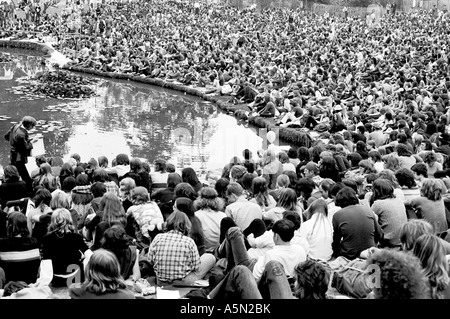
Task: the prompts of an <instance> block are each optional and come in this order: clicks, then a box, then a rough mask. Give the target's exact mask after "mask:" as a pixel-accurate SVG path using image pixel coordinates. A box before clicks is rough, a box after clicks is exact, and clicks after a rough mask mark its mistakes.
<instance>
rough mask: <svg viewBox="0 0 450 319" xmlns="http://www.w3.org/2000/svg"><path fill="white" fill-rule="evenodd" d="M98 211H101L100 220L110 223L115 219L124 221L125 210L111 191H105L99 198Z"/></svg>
mask: <svg viewBox="0 0 450 319" xmlns="http://www.w3.org/2000/svg"><path fill="white" fill-rule="evenodd" d="M99 211H101V212H103V215H102V221H105V222H107V223H108V224H110V225H112V224H113V222H115V221H120V222H124V223H125V221H126V219H125V218H126V217H125V211H124V208H123V205H122V201H121V200H120V198H119V197H118V196H117V195H116V194H114V193H112V192H106V193H105V195H103V197H102V199H101V200H100V206H99Z"/></svg>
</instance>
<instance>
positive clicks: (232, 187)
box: [226, 182, 244, 204]
mask: <svg viewBox="0 0 450 319" xmlns="http://www.w3.org/2000/svg"><path fill="white" fill-rule="evenodd" d="M242 195H244V189H243V188H242V186H241V185H240V184H239V183H236V182H230V183H229V184H228V186H227V190H226V198H227V204H232V203H234V202H235V201H236V200H237V199H238V198H239V197H241V196H242Z"/></svg>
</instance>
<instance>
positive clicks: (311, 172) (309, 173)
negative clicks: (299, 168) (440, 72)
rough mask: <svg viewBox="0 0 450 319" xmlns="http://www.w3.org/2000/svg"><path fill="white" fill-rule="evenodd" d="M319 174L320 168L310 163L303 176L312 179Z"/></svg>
mask: <svg viewBox="0 0 450 319" xmlns="http://www.w3.org/2000/svg"><path fill="white" fill-rule="evenodd" d="M318 174H319V166H318V165H317V164H316V163H314V162H309V163H308V164H306V165H305V167H304V168H303V176H304V177H306V178H311V177H314V176H316V175H318Z"/></svg>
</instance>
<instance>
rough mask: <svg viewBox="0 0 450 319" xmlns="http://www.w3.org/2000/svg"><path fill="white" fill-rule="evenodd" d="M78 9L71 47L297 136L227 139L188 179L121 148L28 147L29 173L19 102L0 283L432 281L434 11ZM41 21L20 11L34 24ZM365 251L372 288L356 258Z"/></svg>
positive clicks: (438, 138) (235, 287)
mask: <svg viewBox="0 0 450 319" xmlns="http://www.w3.org/2000/svg"><path fill="white" fill-rule="evenodd" d="M77 14H80V18H81V21H82V23H81V24H80V25H79V26H78V27H77V28H78V29H76V30H72V31H75V32H78V33H80V34H85V35H86V37H79V38H73V39H69V40H67V39H66V40H65V41H62V42H60V44H59V45H60V47H59V49H60V50H61V51H62V52H63V53H66V54H70V57H71V58H72V61H73V62H72V63H73V65H79V66H83V67H85V68H95V69H98V70H103V71H107V72H124V73H127V72H128V73H133V74H140V75H142V76H147V77H154V78H161V79H164V80H166V81H177V82H180V83H183V84H185V85H193V86H195V87H202V86H206V87H208V86H210V87H213V88H214V90H213V91H214V92H215V93H216V94H221V95H229V96H230V102H233V103H243V104H245V105H246V106H247V107H248V117H249V118H250V117H259V116H262V117H266V118H268V119H272V120H273V121H274V123H275V125H278V126H280V127H290V128H293V129H297V130H300V131H302V132H304V133H305V136H306V138H305V139H302V140H301V141H300V144H301V145H298V146H297V147H292V148H290V149H289V150H288V151H276V148H272V147H270V146H269V147H268V148H267V149H265V150H261V152H258V154H252V153H251V152H250V151H249V150H247V149H246V150H242V153H241V154H235V155H236V156H234V157H233V158H231V159H230V161H229V163H224V167H223V170H222V174H221V176H215V175H214V174H211V175H210V176H208V177H207V180H206V181H200V180H199V178H198V176H197V174H196V173H195V171H194V170H193V169H192V168H189V167H188V168H183V169H182V170H178V169H177V168H176V167H174V166H173V165H170V164H168V163H166V162H165V161H164V160H157V161H156V162H155V163H154V169H151V168H150V165H149V164H148V163H147V162H143V161H141V160H140V159H138V158H132V157H129V156H128V155H126V154H118V155H117V156H116V158H114V159H108V158H106V157H104V156H101V157H99V158H97V159H95V158H91V159H83V160H84V161H83V160H82V159H81V158H80V156H79V155H77V154H73V155H72V156H71V158H70V160H68V161H67V162H64V161H63V160H62V159H61V158H58V157H51V158H46V157H37V158H36V164H37V165H38V167H39V168H38V169H37V170H35V171H33V172H28V171H27V170H26V165H25V164H26V161H27V158H28V155H29V151H30V149H31V145H32V141H31V140H30V136H29V135H28V131H29V130H30V129H32V128H33V127H34V126H35V125H36V120H35V119H33V118H31V117H28V116H27V117H24V119H23V120H22V122H21V123H19V124H17V125H14V126H13V127H12V128H11V130H10V131H9V132H8V133H7V134H6V135H5V138H6V139H7V140H8V141H9V142H10V144H11V165H8V166H6V167H4V180H3V182H2V184H1V185H0V204H1V207H2V214H1V215H0V216H1V223H0V237H2V238H3V239H1V240H0V267H1V268H2V270H3V271H2V272H0V278H3V279H0V280H2V281H3V282H0V285H4V288H5V290H4V295H6V296H8V295H11V296H14V294H17V293H18V292H20V291H21V290H24V289H35V288H36V287H39V286H40V285H45V284H46V285H50V286H52V287H61V286H67V285H68V282H73V280H72V279H73V278H74V277H76V278H77V279H78V281H79V282H78V283H75V284H71V285H70V287H69V294H70V297H71V298H134V297H135V295H136V290H139V289H137V287H141V286H142V285H143V283H142V282H143V280H144V282H146V283H150V284H151V285H157V286H168V285H173V286H188V287H195V285H198V284H199V283H202V282H203V281H202V280H206V281H207V282H208V285H207V287H204V288H201V289H198V288H194V289H192V291H191V292H189V293H188V294H187V295H186V297H187V298H201V297H203V298H212V299H215V298H216V299H228V298H242V299H246V298H263V299H270V298H272V299H277V298H283V299H285V298H289V299H290V298H299V299H325V298H333V297H335V294H333V293H332V289H331V288H334V289H336V291H338V292H339V293H340V294H343V295H348V296H350V297H358V298H393V299H395V298H401V299H405V298H406V299H411V298H418V299H427V298H433V299H438V298H449V297H450V279H449V265H448V262H447V258H448V257H447V256H448V255H449V254H450V235H449V234H448V229H449V228H450V210H449V209H450V191H449V189H450V178H449V177H448V176H449V172H450V134H449V127H448V126H449V124H450V117H449V115H450V113H449V109H450V108H449V106H450V105H449V98H450V96H449V93H448V89H449V87H450V78H449V76H448V74H449V62H450V61H449V53H448V47H447V46H448V45H449V38H448V37H447V36H443V35H447V34H448V30H449V21H450V20H449V18H448V13H447V12H446V10H437V9H433V10H431V11H429V12H428V11H419V10H417V11H411V12H397V13H395V14H388V15H384V16H382V17H381V18H380V20H379V21H378V23H376V24H373V23H371V24H369V25H368V24H367V20H366V19H362V18H358V17H351V16H348V17H343V16H339V15H320V16H319V15H316V14H314V13H311V12H307V11H300V10H288V9H281V8H276V9H272V10H267V11H262V12H255V11H254V10H242V11H240V10H237V9H235V8H232V7H220V6H218V5H201V6H199V7H194V6H190V5H188V4H185V3H177V2H170V1H169V2H155V1H149V2H130V3H127V4H123V5H122V6H121V7H120V9H116V10H111V7H110V6H109V5H100V6H99V7H98V8H96V9H95V10H92V11H91V10H86V11H83V10H81V11H77ZM51 21H52V20H51V18H49V19H44V20H43V21H40V24H39V23H38V25H37V26H34V27H33V28H35V27H36V28H41V30H42V31H43V32H49V34H51V32H55V31H54V30H52V28H51V23H52V22H51ZM31 23H35V22H26V23H25V24H31ZM67 25H69V24H67ZM7 32H10V33H9V34H6V33H7ZM6 33H5V34H4V35H5V36H13V35H18V34H19V33H20V32H18V31H17V30H14V29H13V28H12V29H11V30H10V31H6ZM22 34H23V33H22ZM88 34H94V35H95V36H93V37H89V36H87V35H88ZM86 160H87V161H86ZM109 160H111V162H110V161H109ZM73 265H76V266H77V267H75V268H73V267H72V266H73ZM369 265H373V266H376V269H377V271H376V272H375V275H376V276H378V277H377V280H375V282H376V283H377V284H375V285H372V286H370V285H367V280H365V279H362V280H361V278H359V277H357V275H356V273H359V274H361V273H362V274H363V276H366V275H367V276H370V275H373V274H367V273H365V272H364V269H367V267H368V266H369ZM355 268H359V269H361V271H360V272H352V273H350V272H346V270H348V269H355ZM74 269H76V270H75V272H73V270H74ZM370 269H373V267H372V268H370ZM352 276H353V277H352ZM364 278H365V277H364ZM141 290H142V289H141Z"/></svg>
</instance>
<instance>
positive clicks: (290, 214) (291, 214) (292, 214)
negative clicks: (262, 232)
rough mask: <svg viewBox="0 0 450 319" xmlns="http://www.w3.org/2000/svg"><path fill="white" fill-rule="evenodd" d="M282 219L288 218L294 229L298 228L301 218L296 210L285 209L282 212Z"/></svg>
mask: <svg viewBox="0 0 450 319" xmlns="http://www.w3.org/2000/svg"><path fill="white" fill-rule="evenodd" d="M283 219H287V220H290V221H291V222H292V223H293V224H294V231H295V230H298V229H300V226H301V225H302V220H301V218H300V215H299V213H298V212H297V211H293V210H286V211H284V212H283Z"/></svg>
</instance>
